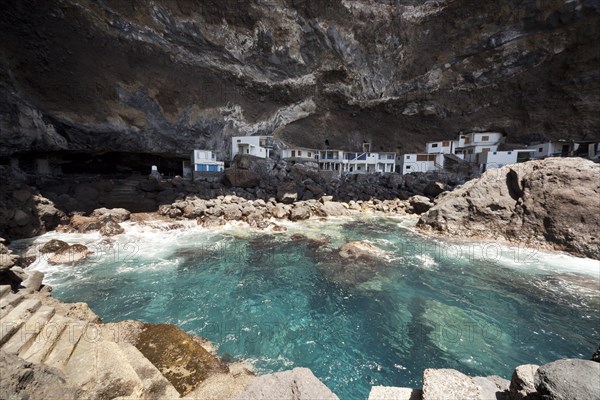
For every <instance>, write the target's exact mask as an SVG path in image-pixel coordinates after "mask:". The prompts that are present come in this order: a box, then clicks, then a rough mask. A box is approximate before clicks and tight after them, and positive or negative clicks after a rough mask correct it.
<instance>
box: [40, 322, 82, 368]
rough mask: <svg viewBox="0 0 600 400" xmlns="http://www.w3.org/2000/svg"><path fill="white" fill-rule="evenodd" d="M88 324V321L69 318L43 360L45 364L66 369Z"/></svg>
mask: <svg viewBox="0 0 600 400" xmlns="http://www.w3.org/2000/svg"><path fill="white" fill-rule="evenodd" d="M87 326H88V323H87V322H85V321H78V320H74V319H71V318H68V321H67V324H66V325H65V328H64V329H63V331H62V333H61V334H60V336H59V337H58V340H57V341H56V343H55V344H54V346H53V347H52V349H50V351H49V352H48V354H47V355H46V357H45V359H44V360H43V362H44V364H46V365H48V366H50V367H54V368H58V369H60V370H62V369H64V367H65V365H66V364H67V362H68V361H69V358H70V357H71V354H72V353H73V350H74V349H75V346H77V343H79V341H80V340H81V337H82V335H83V334H84V332H85V330H86V329H87Z"/></svg>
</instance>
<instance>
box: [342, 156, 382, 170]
mask: <svg viewBox="0 0 600 400" xmlns="http://www.w3.org/2000/svg"><path fill="white" fill-rule="evenodd" d="M378 159H379V157H378V154H377V153H368V152H357V153H355V152H348V151H345V152H344V157H343V160H342V165H343V172H346V173H349V174H365V173H372V172H376V168H377V161H378Z"/></svg>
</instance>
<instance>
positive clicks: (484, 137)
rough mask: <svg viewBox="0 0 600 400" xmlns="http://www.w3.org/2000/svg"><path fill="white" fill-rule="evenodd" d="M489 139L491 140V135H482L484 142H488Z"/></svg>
mask: <svg viewBox="0 0 600 400" xmlns="http://www.w3.org/2000/svg"><path fill="white" fill-rule="evenodd" d="M489 140H490V137H489V136H482V137H481V141H482V142H487V141H489Z"/></svg>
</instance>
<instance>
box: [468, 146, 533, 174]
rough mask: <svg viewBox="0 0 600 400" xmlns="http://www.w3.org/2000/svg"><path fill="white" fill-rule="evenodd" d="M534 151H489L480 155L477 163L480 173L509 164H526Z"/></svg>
mask: <svg viewBox="0 0 600 400" xmlns="http://www.w3.org/2000/svg"><path fill="white" fill-rule="evenodd" d="M532 154H533V150H529V149H525V150H511V151H488V152H484V153H478V154H477V159H476V163H477V164H478V165H479V168H480V171H481V172H485V171H487V170H489V169H492V168H500V167H503V166H505V165H509V164H516V163H519V162H525V161H528V160H530V159H531V155H532Z"/></svg>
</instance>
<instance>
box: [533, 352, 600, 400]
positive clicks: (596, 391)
mask: <svg viewBox="0 0 600 400" xmlns="http://www.w3.org/2000/svg"><path fill="white" fill-rule="evenodd" d="M535 388H536V389H537V392H538V395H539V396H540V398H541V399H543V400H599V399H600V363H596V362H593V361H588V360H574V359H566V360H558V361H554V362H551V363H548V364H544V365H542V366H541V367H539V368H538V370H537V373H536V375H535Z"/></svg>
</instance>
